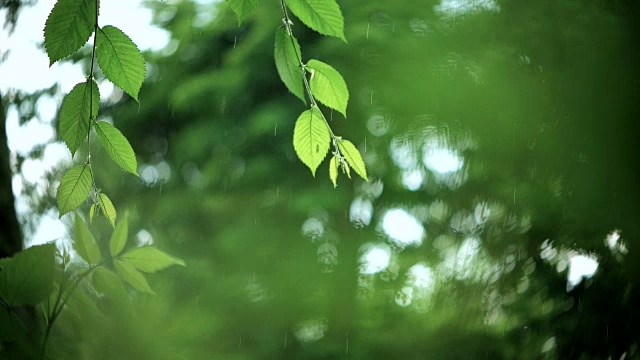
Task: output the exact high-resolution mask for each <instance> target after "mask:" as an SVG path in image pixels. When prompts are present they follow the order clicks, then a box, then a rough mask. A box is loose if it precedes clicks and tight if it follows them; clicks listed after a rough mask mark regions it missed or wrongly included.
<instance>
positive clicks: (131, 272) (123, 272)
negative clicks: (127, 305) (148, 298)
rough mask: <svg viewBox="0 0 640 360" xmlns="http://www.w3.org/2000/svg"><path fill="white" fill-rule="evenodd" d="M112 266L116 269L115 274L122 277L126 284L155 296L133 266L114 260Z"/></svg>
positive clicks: (142, 276)
mask: <svg viewBox="0 0 640 360" xmlns="http://www.w3.org/2000/svg"><path fill="white" fill-rule="evenodd" d="M113 266H114V267H115V268H116V272H117V273H118V274H120V276H122V278H123V279H124V281H126V282H128V283H129V285H131V286H132V287H133V288H134V289H136V290H138V291H141V292H145V293H149V294H155V293H154V292H153V290H151V288H150V287H149V284H148V283H147V280H146V279H145V278H144V275H142V273H140V272H139V271H138V270H136V269H135V268H134V267H133V265H131V264H129V263H127V262H126V261H123V260H120V259H116V260H115V261H114V262H113Z"/></svg>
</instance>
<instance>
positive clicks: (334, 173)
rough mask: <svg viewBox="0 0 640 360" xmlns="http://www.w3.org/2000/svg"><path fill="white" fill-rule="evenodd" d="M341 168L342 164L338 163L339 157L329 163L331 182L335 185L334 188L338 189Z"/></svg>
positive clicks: (333, 158)
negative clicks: (339, 169)
mask: <svg viewBox="0 0 640 360" xmlns="http://www.w3.org/2000/svg"><path fill="white" fill-rule="evenodd" d="M339 166H340V164H339V163H338V158H337V157H335V156H334V157H332V158H331V161H330V162H329V178H330V179H331V182H332V183H333V187H334V188H335V187H338V167H339Z"/></svg>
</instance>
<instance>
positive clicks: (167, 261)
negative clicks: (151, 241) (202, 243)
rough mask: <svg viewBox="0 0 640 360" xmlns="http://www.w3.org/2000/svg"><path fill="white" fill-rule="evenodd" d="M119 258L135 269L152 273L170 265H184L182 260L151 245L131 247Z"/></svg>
mask: <svg viewBox="0 0 640 360" xmlns="http://www.w3.org/2000/svg"><path fill="white" fill-rule="evenodd" d="M120 258H121V259H123V260H125V261H126V262H127V263H129V264H131V265H133V266H134V267H135V268H136V269H138V270H140V271H144V272H147V273H154V272H156V271H158V270H162V269H166V268H168V267H169V266H171V265H182V266H185V264H184V261H182V260H180V259H178V258H175V257H173V256H170V255H168V254H166V253H164V252H162V251H160V250H158V249H156V248H154V247H152V246H143V247H139V248H135V249H132V250H130V251H128V252H126V253H125V254H123V255H122V256H121V257H120Z"/></svg>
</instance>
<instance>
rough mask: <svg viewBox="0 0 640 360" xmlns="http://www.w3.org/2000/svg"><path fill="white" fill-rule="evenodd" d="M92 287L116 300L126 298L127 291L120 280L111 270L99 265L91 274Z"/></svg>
mask: <svg viewBox="0 0 640 360" xmlns="http://www.w3.org/2000/svg"><path fill="white" fill-rule="evenodd" d="M91 279H92V282H93V287H94V288H95V289H96V290H97V291H98V292H100V293H102V294H105V295H107V296H110V297H112V298H113V299H116V300H123V299H126V298H127V291H126V290H125V288H124V286H123V285H122V280H120V277H118V275H116V274H115V273H114V272H113V271H111V270H109V269H106V268H104V267H99V268H97V269H95V270H94V271H93V274H92V275H91Z"/></svg>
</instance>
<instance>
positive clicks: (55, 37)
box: [44, 0, 99, 65]
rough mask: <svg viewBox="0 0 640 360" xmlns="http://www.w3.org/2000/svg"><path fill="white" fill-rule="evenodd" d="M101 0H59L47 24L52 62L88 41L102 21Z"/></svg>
mask: <svg viewBox="0 0 640 360" xmlns="http://www.w3.org/2000/svg"><path fill="white" fill-rule="evenodd" d="M96 6H99V0H58V1H57V2H56V4H55V5H54V6H53V9H52V10H51V13H50V14H49V17H48V18H47V21H46V22H45V25H44V47H45V49H46V50H47V55H49V65H53V63H55V62H56V61H58V60H60V59H62V58H64V57H67V56H69V55H71V54H72V53H74V52H75V51H76V50H78V49H80V47H81V46H82V45H84V44H86V43H87V40H89V37H90V36H91V34H92V33H93V29H94V25H95V24H96V21H97V20H98V19H97V18H96V17H97V15H98V13H97V11H96Z"/></svg>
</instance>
